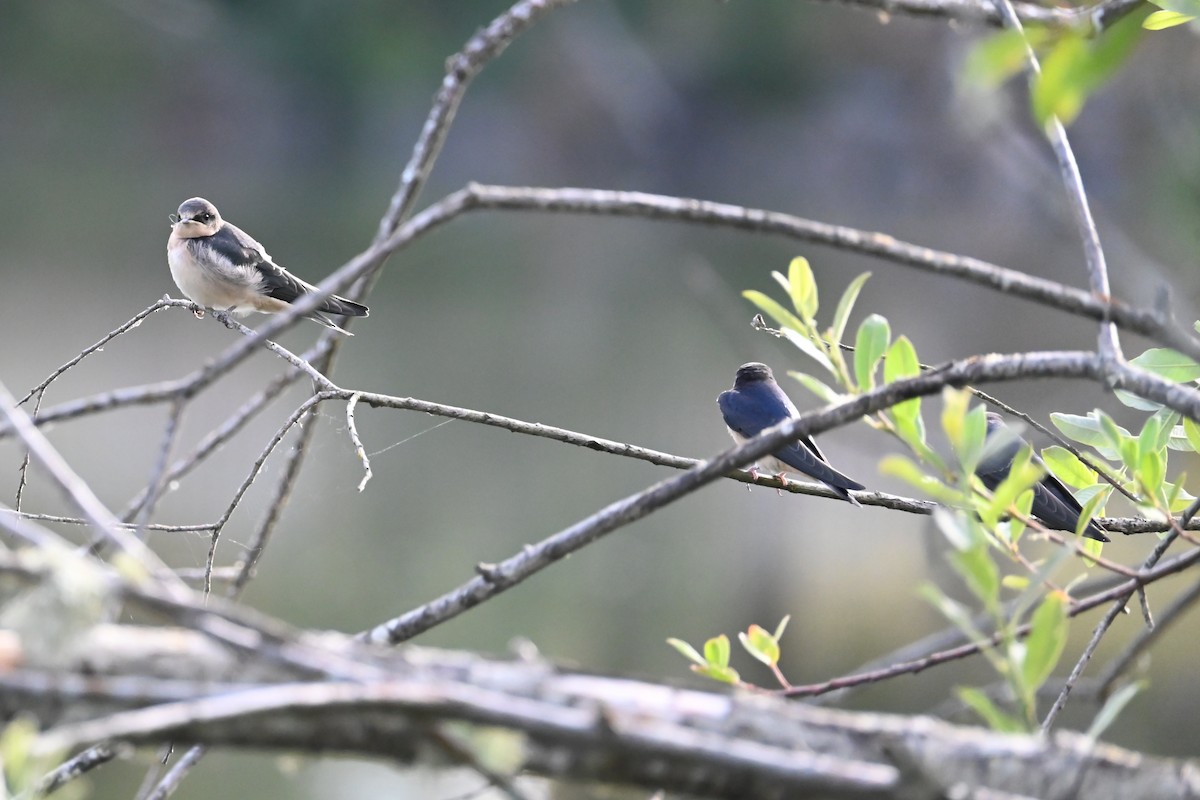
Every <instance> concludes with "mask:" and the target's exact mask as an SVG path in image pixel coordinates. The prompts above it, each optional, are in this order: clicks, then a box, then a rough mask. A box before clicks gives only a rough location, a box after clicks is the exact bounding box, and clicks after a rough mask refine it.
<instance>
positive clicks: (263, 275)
mask: <svg viewBox="0 0 1200 800" xmlns="http://www.w3.org/2000/svg"><path fill="white" fill-rule="evenodd" d="M167 263H168V264H170V266H171V277H172V278H174V279H175V285H176V286H178V287H179V291H181V292H183V293H184V295H186V296H187V298H188V299H189V300H191V301H192V302H193V303H197V304H199V305H200V306H203V307H205V308H212V309H218V310H222V311H233V312H234V313H236V314H248V313H250V312H251V311H261V312H262V313H264V314H274V313H276V312H279V311H283V310H285V309H286V308H288V306H290V305H291V304H292V302H293V301H295V300H296V299H297V298H300V297H303V296H304V295H306V294H308V293H310V292H314V291H316V287H315V286H313V285H312V284H311V283H307V282H305V281H302V280H300V279H299V278H297V277H296V276H295V275H293V274H292V273H290V272H288V271H287V270H286V269H284V268H283V267H281V266H279V265H278V264H276V263H275V261H274V260H273V259H272V258H271V256H270V255H268V254H267V251H266V250H264V249H263V246H262V245H261V244H259V243H258V242H256V241H254V239H252V238H250V236H249V235H247V234H246V232H245V231H243V230H242V229H241V228H239V227H237V226H236V225H234V224H232V223H229V222H226V221H225V220H223V219H221V213H220V212H219V211H217V207H216V206H214V205H213V204H212V203H210V202H208V201H207V200H205V199H204V198H203V197H193V198H192V199H190V200H185V201H184V202H183V205H181V206H180V207H179V214H178V216H177V217H173V218H172V225H171V237H170V238H169V239H167ZM321 312H324V314H323V313H321ZM197 313H198V314H200V313H202V312H197ZM325 314H337V315H340V316H346V317H365V316H367V307H366V306H364V305H362V304H360V303H356V302H354V301H353V300H347V299H346V298H344V297H338V296H337V295H333V296H331V297H328V298H326V299H325V302H324V303H322V304H321V305H319V306H317V308H316V310H315V311H313V312H311V313H309V314H306V315H305V316H307V317H308V318H309V319H313V320H316V321H317V322H319V323H321V324H322V325H324V326H326V327H328V328H333V329H334V330H335V331H341V332H342V333H344V334H346V335H348V336H352V335H353V334H351V333H350V332H349V331H346V330H343V329H342V328H340V327H338V326H337V325H335V324H334V323H333V321H332V320H330V319H329V318H328V317H326V316H325Z"/></svg>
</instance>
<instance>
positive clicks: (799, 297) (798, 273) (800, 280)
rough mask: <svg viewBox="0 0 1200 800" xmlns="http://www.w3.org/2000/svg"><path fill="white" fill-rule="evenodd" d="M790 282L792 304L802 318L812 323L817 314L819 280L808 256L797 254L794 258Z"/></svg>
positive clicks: (791, 265)
mask: <svg viewBox="0 0 1200 800" xmlns="http://www.w3.org/2000/svg"><path fill="white" fill-rule="evenodd" d="M788 283H790V284H791V287H792V288H791V296H792V305H793V306H795V307H796V312H797V313H798V314H799V315H800V319H802V320H804V321H806V322H808V323H810V324H811V323H812V321H813V319H815V318H816V316H817V305H818V303H817V280H816V278H814V277H813V271H812V267H811V266H809V263H808V259H807V258H804V257H803V256H797V257H796V258H793V259H792V263H791V264H789V265H788Z"/></svg>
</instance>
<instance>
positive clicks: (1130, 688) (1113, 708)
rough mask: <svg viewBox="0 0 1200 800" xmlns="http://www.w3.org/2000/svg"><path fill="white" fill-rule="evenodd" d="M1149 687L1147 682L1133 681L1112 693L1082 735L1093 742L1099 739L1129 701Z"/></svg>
mask: <svg viewBox="0 0 1200 800" xmlns="http://www.w3.org/2000/svg"><path fill="white" fill-rule="evenodd" d="M1149 685H1150V684H1149V682H1148V681H1144V680H1143V681H1134V682H1133V683H1127V684H1125V685H1124V686H1122V687H1121V688H1120V689H1118V690H1117V691H1115V692H1113V693H1112V695H1111V696H1110V697H1109V698H1108V700H1106V701H1105V703H1104V707H1103V708H1101V709H1100V712H1099V713H1098V714H1096V718H1095V719H1094V720H1092V724H1091V725H1090V726H1089V727H1088V729H1087V733H1086V734H1084V735H1085V736H1086V737H1087V738H1088V739H1090V740H1091V741H1093V742H1094V741H1096V740H1097V739H1099V738H1100V737H1101V736H1102V735H1103V734H1104V732H1105V731H1106V730H1108V728H1109V726H1110V725H1112V724H1113V723H1114V722H1116V720H1117V717H1118V716H1119V715H1120V713H1121V712H1122V711H1124V710H1125V706H1127V705H1129V701H1130V700H1132V699H1133V698H1135V697H1137V695H1138V694H1139V693H1140V692H1141V691H1142V690H1143V689H1145V688H1146V687H1147V686H1149Z"/></svg>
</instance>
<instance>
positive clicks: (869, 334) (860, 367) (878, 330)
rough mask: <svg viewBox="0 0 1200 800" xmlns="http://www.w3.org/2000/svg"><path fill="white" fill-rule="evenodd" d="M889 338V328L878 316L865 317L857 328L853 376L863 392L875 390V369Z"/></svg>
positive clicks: (890, 334) (885, 321)
mask: <svg viewBox="0 0 1200 800" xmlns="http://www.w3.org/2000/svg"><path fill="white" fill-rule="evenodd" d="M891 336H892V331H891V326H889V325H888V321H887V320H886V319H884V318H883V317H881V316H879V315H878V314H872V315H871V316H869V317H867V318H866V319H865V320H863V323H862V325H860V326H859V327H858V336H857V338H856V339H855V342H854V374H855V377H857V378H858V385H859V386H860V387H862V389H863V390H864V391H869V390H871V389H874V388H875V367H876V365H878V364H879V359H881V358H882V357H883V354H884V352H885V351H886V350H887V346H888V340H889V339H890V338H891Z"/></svg>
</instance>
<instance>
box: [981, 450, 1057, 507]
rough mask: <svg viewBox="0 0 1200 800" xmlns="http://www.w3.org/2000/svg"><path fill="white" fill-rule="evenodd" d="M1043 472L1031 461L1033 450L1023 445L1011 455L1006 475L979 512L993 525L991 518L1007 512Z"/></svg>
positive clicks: (1039, 478)
mask: <svg viewBox="0 0 1200 800" xmlns="http://www.w3.org/2000/svg"><path fill="white" fill-rule="evenodd" d="M1043 474H1044V473H1043V471H1042V468H1041V467H1039V466H1038V465H1037V463H1036V462H1034V461H1033V451H1032V450H1031V449H1030V448H1029V445H1025V446H1023V447H1022V448H1021V449H1020V450H1018V451H1017V454H1016V456H1014V457H1013V463H1012V466H1011V467H1010V468H1009V470H1008V476H1007V477H1006V478H1005V479H1004V480H1003V481H1001V482H1000V485H999V486H997V487H996V488H995V490H994V491H993V492H992V500H991V502H990V503H989V504H988V505H987V506H986V508H985V509H982V510H981V511H980V514H981V515H982V516H983V517H984V519H985V520H987V521H988V523H989V524H991V525H994V524H995V523H994V522H992V520H995V519H999V518H1000V517H1002V516H1003V515H1005V514H1007V513H1008V509H1009V508H1010V507H1012V506H1013V505H1014V504H1015V503H1016V502H1017V498H1018V497H1020V496H1021V495H1022V494H1024V493H1025V492H1027V491H1029V490H1030V489H1031V488H1032V487H1033V485H1034V484H1035V483H1037V482H1038V481H1039V480H1041V478H1042V475H1043Z"/></svg>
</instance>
